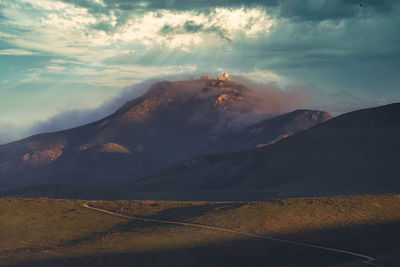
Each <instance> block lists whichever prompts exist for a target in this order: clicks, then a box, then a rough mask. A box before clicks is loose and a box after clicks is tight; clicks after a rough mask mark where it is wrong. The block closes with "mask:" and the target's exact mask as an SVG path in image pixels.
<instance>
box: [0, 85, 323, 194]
mask: <svg viewBox="0 0 400 267" xmlns="http://www.w3.org/2000/svg"><path fill="white" fill-rule="evenodd" d="M263 104H264V103H263V101H262V99H261V98H260V97H259V96H258V95H257V94H256V93H255V92H253V91H251V90H250V89H248V88H246V87H245V86H243V85H241V84H238V83H235V82H233V81H230V80H224V81H221V80H212V79H210V80H190V81H179V82H167V81H164V82H159V83H155V84H153V85H152V86H151V88H150V89H149V90H148V92H146V93H145V94H144V95H142V96H141V97H138V98H136V99H133V100H131V101H129V102H127V103H126V104H125V105H124V106H122V107H121V108H120V109H119V110H117V111H116V112H115V113H113V114H111V115H110V116H108V117H106V118H104V119H102V120H99V121H97V122H93V123H91V124H88V125H84V126H81V127H77V128H74V129H69V130H65V131H60V132H54V133H45V134H39V135H35V136H32V137H29V138H26V139H23V140H20V141H17V142H13V143H9V144H5V145H2V146H0V188H1V189H2V190H6V189H11V188H17V187H24V186H32V185H43V184H52V185H55V184H66V185H76V186H91V187H109V186H115V185H121V184H124V183H127V182H128V181H132V180H135V179H137V178H140V177H143V176H146V175H149V174H151V173H154V172H155V171H160V170H162V169H164V168H166V167H169V166H171V165H173V164H175V163H177V162H180V161H182V160H186V159H188V158H192V157H194V156H198V155H202V154H209V153H218V152H229V151H239V150H246V149H252V148H256V147H257V146H264V145H266V144H269V143H273V142H275V141H277V140H279V139H282V138H284V137H287V136H289V135H291V134H293V133H296V132H299V131H302V130H304V129H307V128H309V127H312V126H314V125H316V124H318V123H320V122H322V121H324V120H327V119H329V118H330V116H329V114H327V113H326V112H321V111H311V110H300V111H295V112H292V113H288V114H286V115H282V116H280V117H277V118H272V119H271V118H270V115H269V117H268V118H264V120H263V121H262V119H259V120H258V121H260V122H256V123H251V122H252V121H254V118H255V117H256V115H259V110H260V109H262V108H263Z"/></svg>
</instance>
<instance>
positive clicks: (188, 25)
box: [160, 20, 231, 41]
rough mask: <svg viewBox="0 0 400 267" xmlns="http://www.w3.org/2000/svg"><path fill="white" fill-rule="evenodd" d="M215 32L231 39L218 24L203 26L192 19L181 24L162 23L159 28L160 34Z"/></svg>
mask: <svg viewBox="0 0 400 267" xmlns="http://www.w3.org/2000/svg"><path fill="white" fill-rule="evenodd" d="M199 32H203V33H215V34H216V35H217V36H219V37H220V38H222V39H225V40H227V41H230V40H231V39H230V38H229V37H228V36H227V34H226V32H225V31H224V30H223V29H221V28H220V27H218V26H210V27H205V26H204V25H201V24H196V23H195V22H194V21H191V20H189V21H186V22H185V23H184V24H183V25H182V26H172V25H168V24H166V25H164V27H163V28H162V29H161V30H160V34H162V35H174V34H185V33H199Z"/></svg>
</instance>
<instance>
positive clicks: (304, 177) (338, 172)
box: [124, 103, 400, 196]
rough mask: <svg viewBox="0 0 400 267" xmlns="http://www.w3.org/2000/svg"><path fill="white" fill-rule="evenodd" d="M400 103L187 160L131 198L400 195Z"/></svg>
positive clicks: (144, 182) (142, 183)
mask: <svg viewBox="0 0 400 267" xmlns="http://www.w3.org/2000/svg"><path fill="white" fill-rule="evenodd" d="M399 173H400V103H395V104H391V105H385V106H380V107H376V108H370V109H364V110H358V111H354V112H350V113H347V114H344V115H341V116H339V117H336V118H334V119H331V120H329V121H326V122H324V123H322V124H319V125H317V126H315V127H313V128H311V129H308V130H306V131H303V132H301V133H298V134H295V135H293V136H290V137H288V138H286V139H284V140H281V141H279V142H276V143H275V144H272V145H269V146H267V147H264V148H259V149H255V150H250V151H242V152H236V153H219V154H213V155H205V156H200V157H195V158H193V159H190V160H186V161H184V162H182V163H179V164H176V165H174V166H172V167H171V168H168V169H166V170H163V171H161V172H159V173H157V174H155V175H151V176H148V177H145V178H143V179H140V180H138V181H135V182H133V183H131V184H130V185H129V186H124V190H125V191H127V192H128V191H144V192H149V191H161V192H167V191H169V192H177V191H190V190H194V191H235V190H236V191H237V190H249V191H252V190H253V191H260V190H264V191H266V192H269V193H275V194H277V195H280V196H316V195H343V194H346V195H347V194H361V193H387V192H400V179H399V178H400V176H399Z"/></svg>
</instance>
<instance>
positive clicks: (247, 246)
mask: <svg viewBox="0 0 400 267" xmlns="http://www.w3.org/2000/svg"><path fill="white" fill-rule="evenodd" d="M84 203H86V201H78V200H55V199H6V198H3V199H0V265H1V266H71V265H74V266H365V265H359V264H360V258H357V257H354V256H349V255H344V254H341V253H334V252H329V251H323V250H319V249H315V248H307V247H300V246H296V245H290V244H285V243H280V242H277V241H271V240H262V239H257V238H252V237H248V236H244V235H240V234H235V233H228V232H222V231H216V230H210V229H202V228H196V227H192V226H181V225H171V224H163V223H157V222H143V221H138V220H130V219H125V218H120V217H117V216H114V215H110V214H105V213H101V212H98V211H94V210H90V209H87V208H85V207H83V206H82V204H84ZM90 203H92V204H93V205H94V206H95V207H98V208H102V209H105V210H109V211H113V212H117V213H120V214H125V215H129V216H138V217H146V218H153V219H161V220H170V221H179V222H190V223H195V224H201V225H210V226H217V227H222V228H226V229H232V230H238V231H242V232H247V233H254V234H262V235H268V236H273V237H278V238H284V239H288V240H296V241H301V242H306V243H311V244H316V245H321V246H328V247H333V248H338V249H344V250H350V251H354V252H357V253H361V254H365V255H369V256H372V257H374V258H376V263H379V264H381V265H384V266H400V257H399V256H398V255H400V195H368V196H351V197H328V198H308V199H305V198H303V199H286V200H274V201H265V202H171V201H133V200H132V201H90ZM349 263H350V265H345V264H349Z"/></svg>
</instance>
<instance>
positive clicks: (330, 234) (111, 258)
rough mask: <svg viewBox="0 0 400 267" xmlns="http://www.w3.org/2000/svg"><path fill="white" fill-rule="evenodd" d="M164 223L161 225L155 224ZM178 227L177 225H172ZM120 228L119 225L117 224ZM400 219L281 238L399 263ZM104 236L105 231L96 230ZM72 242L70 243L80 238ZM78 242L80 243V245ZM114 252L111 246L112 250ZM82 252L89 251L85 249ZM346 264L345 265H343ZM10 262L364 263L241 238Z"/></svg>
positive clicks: (134, 226)
mask: <svg viewBox="0 0 400 267" xmlns="http://www.w3.org/2000/svg"><path fill="white" fill-rule="evenodd" d="M152 225H153V226H154V224H152V223H138V222H136V223H135V222H134V221H130V222H128V223H127V224H125V226H124V227H121V225H119V226H118V227H116V228H115V229H113V231H119V232H121V233H124V232H131V231H135V230H139V231H140V229H141V228H146V227H149V228H148V229H151V226H152ZM156 225H157V226H160V225H161V224H156ZM168 227H179V226H168ZM118 228H119V229H118ZM398 233H400V222H391V223H385V224H365V225H355V226H349V227H337V228H332V229H326V230H320V231H309V232H304V233H298V234H294V235H286V236H281V238H285V239H290V240H297V241H300V242H307V243H312V244H318V245H322V246H329V247H334V248H338V249H344V250H350V251H353V252H358V253H361V254H366V255H369V256H372V257H376V258H377V263H379V264H382V265H383V266H387V267H390V266H393V267H394V266H400V256H399V255H400V253H399V252H400V240H399V234H398ZM98 234H100V235H102V234H106V233H98ZM78 241H79V240H75V242H70V243H69V244H65V245H67V246H68V245H70V246H71V247H75V246H78V245H79V243H80V242H88V241H89V239H87V240H80V241H79V242H78ZM78 247H79V246H78ZM110 251H111V250H110ZM81 253H83V254H85V252H84V251H81ZM343 264H346V265H343ZM9 266H15V267H16V266H45V267H46V266H76V267H77V266H191V267H194V266H219V267H221V266H366V265H364V264H362V263H360V258H358V257H354V256H349V255H345V254H341V253H336V252H329V251H324V250H319V249H314V248H307V247H299V246H295V245H291V244H285V243H281V242H277V241H271V240H263V239H255V238H243V237H242V236H239V235H238V236H237V239H235V240H230V241H224V242H220V243H210V244H206V245H204V244H203V245H193V246H191V247H182V248H175V249H164V250H152V251H145V252H124V253H109V252H107V247H105V249H104V253H101V254H91V255H88V256H80V257H76V258H72V257H71V258H70V257H58V258H50V259H43V260H30V261H24V262H20V263H18V264H13V265H9Z"/></svg>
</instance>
